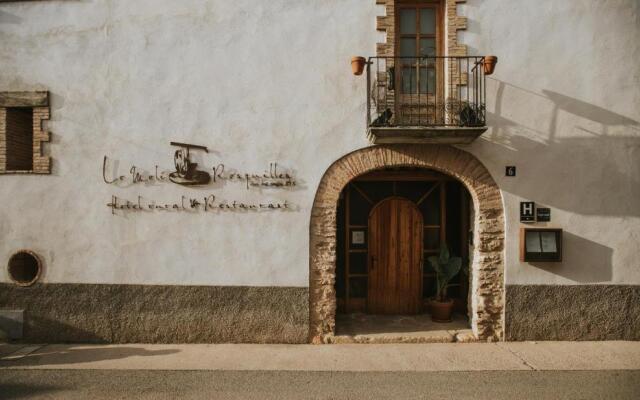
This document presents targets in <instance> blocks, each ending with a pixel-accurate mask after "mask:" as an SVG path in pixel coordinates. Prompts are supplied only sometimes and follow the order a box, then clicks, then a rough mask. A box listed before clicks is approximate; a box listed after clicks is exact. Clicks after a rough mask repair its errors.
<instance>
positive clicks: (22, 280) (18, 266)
mask: <svg viewBox="0 0 640 400" xmlns="http://www.w3.org/2000/svg"><path fill="white" fill-rule="evenodd" d="M9 276H10V277H11V279H13V281H14V282H15V283H17V284H18V285H22V286H29V285H32V284H34V283H35V282H36V281H37V280H38V277H39V276H40V260H39V259H38V257H37V256H36V255H35V253H32V252H30V251H24V250H22V251H19V252H17V253H15V254H14V255H13V256H11V258H10V259H9Z"/></svg>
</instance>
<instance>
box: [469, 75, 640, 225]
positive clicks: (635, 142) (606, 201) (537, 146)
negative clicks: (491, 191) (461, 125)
mask: <svg viewBox="0 0 640 400" xmlns="http://www.w3.org/2000/svg"><path fill="white" fill-rule="evenodd" d="M488 81H492V83H493V84H494V85H497V90H496V96H495V97H496V104H495V107H494V112H493V113H491V112H489V113H488V121H489V123H490V124H491V125H492V126H493V129H492V131H491V132H489V133H487V134H485V135H483V136H482V139H483V140H482V141H479V142H478V145H479V146H480V147H479V149H480V151H481V152H490V153H491V154H492V156H493V157H492V158H497V161H498V162H500V163H502V164H504V165H510V164H511V165H516V166H518V165H519V166H520V167H519V168H518V178H519V179H518V180H517V181H516V180H513V181H511V180H503V181H501V184H500V186H501V189H503V190H505V191H507V192H510V193H514V194H516V195H518V196H521V197H523V198H526V199H531V200H534V201H536V203H539V204H543V205H547V206H552V207H555V208H558V209H562V210H568V211H571V212H575V213H578V214H585V215H606V216H629V215H633V216H640V207H638V205H637V199H638V198H640V123H639V122H638V121H635V120H633V119H630V118H628V117H625V116H623V115H620V114H616V113H614V112H611V111H609V110H606V109H604V108H602V107H599V106H596V105H593V104H589V103H586V102H584V101H581V100H578V99H574V98H572V97H569V96H565V95H562V94H559V93H556V92H553V91H550V90H542V94H540V93H534V92H532V91H530V90H527V89H523V88H520V87H517V86H514V85H511V84H508V83H505V82H502V81H498V80H495V79H488ZM513 103H517V104H518V106H520V107H521V109H519V110H527V109H530V110H535V112H536V114H540V115H543V116H545V118H543V119H539V120H537V119H536V120H532V119H531V118H532V115H533V114H531V115H522V114H520V115H517V116H513V115H512V114H511V113H512V112H514V110H515V112H522V111H518V110H517V109H515V108H513V109H511V110H507V111H506V112H505V111H503V104H513ZM516 107H517V106H516ZM516 118H517V119H518V120H521V121H523V122H522V123H520V122H517V121H516V120H515V119H516ZM558 129H562V130H563V132H562V135H560V137H558V135H557V133H558ZM490 146H499V147H500V149H499V150H498V151H491V150H490V149H489V148H488V147H490ZM505 150H509V151H505Z"/></svg>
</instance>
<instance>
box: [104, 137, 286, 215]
mask: <svg viewBox="0 0 640 400" xmlns="http://www.w3.org/2000/svg"><path fill="white" fill-rule="evenodd" d="M171 145H172V146H178V147H180V148H179V149H178V150H176V151H175V153H174V157H173V161H174V166H175V171H167V170H161V169H160V167H159V166H158V165H155V166H154V169H153V172H148V171H146V170H144V169H140V168H139V167H137V166H136V165H131V167H130V168H129V169H128V171H129V172H128V173H127V174H125V175H120V173H119V171H118V167H117V164H116V163H114V162H112V161H111V160H110V159H109V158H108V157H107V156H106V155H105V156H104V158H103V160H102V179H103V181H104V182H105V183H106V184H109V185H117V186H121V187H122V186H129V185H131V184H138V183H145V184H149V183H165V182H171V183H175V184H178V185H182V186H205V185H208V184H210V183H211V182H212V181H213V183H218V182H222V181H229V182H241V183H243V185H244V187H245V189H247V190H249V189H250V188H252V187H267V188H276V189H277V188H292V187H294V186H296V180H295V179H294V178H293V174H292V173H291V172H289V171H282V170H278V164H277V163H275V162H274V163H269V169H268V170H265V171H264V172H263V173H255V172H238V171H235V170H231V171H226V170H225V169H226V167H225V165H224V164H223V163H219V164H216V165H214V166H212V167H210V168H209V169H207V170H199V169H198V164H197V163H193V162H191V160H190V158H189V155H190V154H189V152H190V150H204V151H205V153H208V152H209V151H208V149H207V147H205V146H200V145H194V144H189V143H180V142H171ZM209 171H210V172H209ZM107 206H108V207H109V208H111V212H112V214H115V211H116V210H123V211H153V210H164V211H166V210H172V211H198V210H201V211H212V210H228V211H229V210H230V211H261V210H290V209H291V205H290V203H288V202H287V201H284V202H280V201H278V202H273V201H260V202H243V201H238V200H233V201H226V200H219V199H217V198H216V196H215V195H213V194H210V195H208V196H205V197H202V198H192V197H189V196H182V197H181V199H180V201H178V202H168V203H167V202H158V201H155V200H145V199H144V198H143V197H142V196H138V197H137V199H136V200H135V201H131V200H127V199H123V198H119V197H117V196H112V197H111V202H109V203H108V204H107Z"/></svg>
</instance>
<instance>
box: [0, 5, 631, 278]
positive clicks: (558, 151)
mask: <svg viewBox="0 0 640 400" xmlns="http://www.w3.org/2000/svg"><path fill="white" fill-rule="evenodd" d="M451 3H452V2H451V1H450V2H449V7H448V8H447V10H448V12H449V11H450V10H451V8H452V7H455V9H456V15H457V16H456V17H455V18H460V19H457V20H456V21H457V22H456V23H458V22H459V23H460V24H461V25H460V26H463V25H464V26H466V30H459V31H457V33H456V34H457V35H458V36H457V39H456V40H457V42H456V43H457V44H458V45H464V46H465V47H466V50H467V53H468V54H470V55H476V54H480V55H482V54H495V55H497V56H498V57H499V62H498V66H497V69H496V72H495V74H494V75H492V76H491V77H489V78H488V81H487V111H488V118H487V119H488V125H489V130H488V131H487V132H486V133H485V134H484V135H483V136H482V137H481V138H480V139H479V140H476V141H475V142H474V143H473V144H471V145H468V146H464V150H465V151H468V152H469V153H471V154H473V155H475V156H476V157H477V159H478V160H480V162H482V164H483V165H485V166H486V168H487V169H488V172H489V174H490V175H491V176H493V178H494V180H495V181H496V183H497V185H498V187H500V190H501V196H502V198H503V201H504V209H505V218H504V219H505V251H504V257H505V258H504V268H505V279H506V282H507V283H511V284H527V285H528V284H562V285H576V284H634V285H637V284H640V272H639V271H640V268H639V264H638V262H639V261H638V260H639V258H638V250H637V246H636V243H638V242H639V241H640V211H639V210H640V207H638V204H637V203H638V198H640V181H639V179H640V151H639V149H640V122H639V121H640V91H638V89H637V88H638V87H640V73H638V68H637V60H638V59H640V42H639V41H638V40H636V38H637V37H640V24H638V22H637V21H638V18H639V15H640V4H639V3H638V2H637V1H634V0H608V1H599V2H587V1H564V2H562V1H560V2H559V1H555V0H540V1H535V2H533V1H528V0H467V1H466V2H465V3H464V4H458V5H453V6H451ZM385 12H386V10H385V7H384V6H381V5H376V4H375V2H374V1H373V0H371V1H369V0H367V1H362V0H340V1H338V0H329V1H322V2H318V1H311V0H304V1H290V0H275V1H269V2H257V1H250V0H239V1H233V2H229V1H223V0H210V1H202V0H185V1H180V2H176V1H170V0H140V1H136V2H131V1H125V0H106V1H97V0H93V1H83V2H64V1H61V2H58V1H46V2H8V3H2V4H0V59H2V68H1V69H0V90H1V91H32V90H49V91H50V92H51V103H50V107H51V113H50V120H49V121H48V122H46V123H45V127H44V129H45V130H46V131H50V132H51V141H50V142H49V143H46V144H45V145H44V156H45V157H47V156H51V157H52V174H51V175H49V176H31V175H30V176H22V175H21V176H16V175H11V176H2V177H0V179H1V180H2V182H1V185H0V187H1V189H0V205H1V206H2V207H0V237H2V238H3V240H2V241H1V242H0V265H4V264H3V263H5V262H6V260H8V258H9V256H10V255H11V254H12V253H13V252H14V251H15V250H16V249H18V248H28V249H32V250H34V251H36V252H37V253H38V254H40V255H41V256H42V258H43V262H44V272H43V275H42V281H43V282H49V283H55V282H59V283H110V284H123V283H126V284H166V285H248V286H299V287H306V286H307V285H308V282H309V278H310V277H309V269H308V264H307V256H308V254H309V235H308V232H309V227H310V226H309V222H310V218H311V210H312V206H313V201H314V194H315V191H316V188H317V187H318V185H319V184H320V181H321V178H322V176H323V174H324V173H325V171H326V170H327V168H328V167H329V166H330V165H331V164H332V163H333V162H334V161H335V160H338V159H339V158H341V157H342V156H343V155H345V154H348V153H350V152H351V151H353V150H356V149H359V148H362V147H365V146H367V141H366V135H365V126H364V119H365V118H364V114H365V100H366V99H365V90H366V87H365V86H366V84H365V80H364V79H363V78H362V77H354V76H352V75H351V73H350V68H349V60H350V58H351V56H353V55H373V54H375V53H376V48H377V47H376V46H377V45H376V43H379V42H384V40H385V39H384V38H381V36H382V34H380V33H379V32H377V31H376V18H377V17H378V16H384V15H385ZM532 38H535V40H532ZM171 140H176V141H184V142H193V143H197V144H202V145H206V146H208V147H209V148H210V149H211V152H210V153H209V154H196V155H195V158H196V159H195V161H197V162H198V163H199V164H200V165H201V166H206V167H207V168H209V167H211V166H213V165H215V164H217V163H219V162H224V163H225V164H226V165H227V167H228V168H231V169H236V170H240V171H244V170H248V171H256V172H262V171H263V170H265V169H266V168H268V167H267V165H268V163H269V162H273V161H277V162H278V163H280V165H282V167H283V168H288V169H291V170H293V171H294V172H295V175H296V176H297V178H298V181H299V185H298V186H297V187H296V188H295V189H290V190H282V189H262V190H253V189H252V190H246V189H244V188H243V186H242V185H241V184H235V183H231V182H228V183H225V184H218V185H210V186H209V187H206V188H199V189H195V188H184V187H178V186H177V185H173V184H160V183H158V184H136V185H128V186H122V187H116V186H114V185H107V184H105V183H104V182H103V181H102V177H101V167H102V158H103V156H104V155H108V156H109V157H110V158H111V159H113V160H114V162H115V163H116V164H117V170H118V173H122V174H125V175H126V174H128V171H129V168H130V167H131V166H132V165H136V166H137V167H138V168H139V169H142V170H145V171H147V172H151V171H152V170H153V169H154V166H155V165H159V166H160V168H161V169H168V170H170V169H171V167H172V159H171V158H172V154H173V151H174V149H173V148H171V147H169V145H168V143H169V141H171ZM506 165H516V166H517V168H518V175H517V176H516V177H515V178H507V177H504V167H505V166H506ZM209 193H214V194H216V196H219V197H221V198H225V199H229V200H234V199H238V200H245V201H248V200H256V199H270V200H276V201H277V200H280V201H282V200H285V199H286V200H287V201H289V202H290V203H291V204H293V205H294V207H293V208H292V211H290V212H286V213H260V214H255V215H254V214H252V213H222V212H220V213H211V214H207V215H201V214H198V213H139V214H134V213H121V214H118V215H115V216H114V215H112V214H111V212H110V210H109V209H108V208H107V207H106V206H105V204H106V203H107V202H108V201H109V200H110V198H111V196H112V195H118V196H121V197H125V198H128V199H135V198H136V197H137V196H139V195H140V196H144V197H145V198H154V199H158V200H165V201H174V200H175V199H179V198H180V197H181V196H182V195H186V196H196V195H198V196H199V195H204V194H209ZM522 200H533V201H535V202H536V203H537V204H538V205H541V206H548V207H550V208H551V218H552V222H551V223H549V224H546V225H548V226H553V227H561V228H563V229H564V230H565V237H564V243H565V254H564V257H563V262H562V263H561V264H558V265H532V264H526V263H520V262H519V261H518V230H519V228H520V224H519V222H518V203H519V202H520V201H522ZM311 278H312V279H313V277H311ZM0 281H2V282H9V277H8V275H7V273H6V269H5V268H2V269H1V270H0Z"/></svg>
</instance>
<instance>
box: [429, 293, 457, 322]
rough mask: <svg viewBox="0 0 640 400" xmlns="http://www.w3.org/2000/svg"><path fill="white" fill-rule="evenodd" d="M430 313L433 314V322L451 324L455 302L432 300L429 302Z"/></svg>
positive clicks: (450, 300)
mask: <svg viewBox="0 0 640 400" xmlns="http://www.w3.org/2000/svg"><path fill="white" fill-rule="evenodd" d="M429 311H430V312H431V320H432V321H434V322H451V314H452V313H453V300H452V299H448V300H446V301H437V300H434V299H431V301H429Z"/></svg>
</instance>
